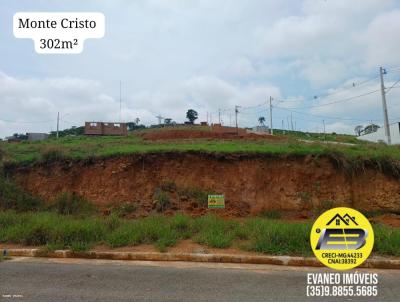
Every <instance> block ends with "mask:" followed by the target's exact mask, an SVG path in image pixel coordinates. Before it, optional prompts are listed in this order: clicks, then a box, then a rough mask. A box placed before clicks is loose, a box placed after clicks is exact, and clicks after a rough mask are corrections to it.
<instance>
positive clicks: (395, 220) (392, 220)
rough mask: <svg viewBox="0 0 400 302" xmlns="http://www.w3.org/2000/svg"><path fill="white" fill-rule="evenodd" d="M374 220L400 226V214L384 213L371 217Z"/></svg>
mask: <svg viewBox="0 0 400 302" xmlns="http://www.w3.org/2000/svg"><path fill="white" fill-rule="evenodd" d="M371 220H372V221H374V222H379V223H383V224H386V225H390V226H392V227H396V228H400V215H396V214H384V215H381V216H378V217H374V218H372V219H371Z"/></svg>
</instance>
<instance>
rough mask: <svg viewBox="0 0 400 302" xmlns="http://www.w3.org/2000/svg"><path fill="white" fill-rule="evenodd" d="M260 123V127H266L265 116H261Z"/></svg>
mask: <svg viewBox="0 0 400 302" xmlns="http://www.w3.org/2000/svg"><path fill="white" fill-rule="evenodd" d="M258 122H259V123H260V125H261V126H264V123H265V117H263V116H260V117H259V118H258Z"/></svg>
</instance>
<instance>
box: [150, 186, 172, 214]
mask: <svg viewBox="0 0 400 302" xmlns="http://www.w3.org/2000/svg"><path fill="white" fill-rule="evenodd" d="M154 203H155V205H156V210H157V212H164V211H165V210H166V209H167V208H168V207H169V205H170V200H169V196H168V194H167V193H166V192H164V191H162V190H161V189H159V188H158V189H157V190H156V192H155V193H154Z"/></svg>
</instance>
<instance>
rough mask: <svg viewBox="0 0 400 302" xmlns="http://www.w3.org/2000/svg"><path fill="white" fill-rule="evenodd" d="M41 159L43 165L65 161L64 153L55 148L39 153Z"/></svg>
mask: <svg viewBox="0 0 400 302" xmlns="http://www.w3.org/2000/svg"><path fill="white" fill-rule="evenodd" d="M40 155H41V159H42V161H43V162H45V163H53V162H56V161H60V160H63V159H65V157H66V155H65V152H64V151H63V150H62V149H60V148H56V147H51V148H45V149H43V150H42V151H41V154H40Z"/></svg>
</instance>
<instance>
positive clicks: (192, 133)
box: [139, 129, 286, 141]
mask: <svg viewBox="0 0 400 302" xmlns="http://www.w3.org/2000/svg"><path fill="white" fill-rule="evenodd" d="M139 136H141V137H142V138H143V139H145V140H152V141H156V140H180V139H199V138H202V139H245V140H269V141H282V140H285V139H286V138H284V137H280V136H276V135H268V134H263V135H261V134H260V135H258V134H255V133H247V134H246V135H236V134H231V133H221V132H213V131H211V130H210V131H206V130H174V129H171V130H163V131H153V132H145V133H141V134H139Z"/></svg>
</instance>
